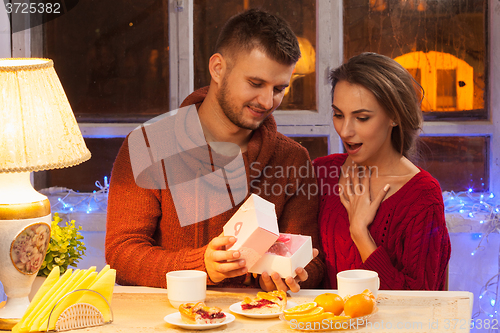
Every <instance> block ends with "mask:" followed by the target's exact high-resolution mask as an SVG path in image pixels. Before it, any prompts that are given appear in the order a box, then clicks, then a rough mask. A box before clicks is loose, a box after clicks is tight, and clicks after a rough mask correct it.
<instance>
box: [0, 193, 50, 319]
mask: <svg viewBox="0 0 500 333" xmlns="http://www.w3.org/2000/svg"><path fill="white" fill-rule="evenodd" d="M45 201H47V202H45ZM32 204H33V205H34V206H38V207H44V208H46V209H36V208H28V211H29V210H32V211H34V212H37V214H40V215H41V214H47V210H48V215H43V216H37V217H33V218H21V219H5V217H6V216H8V214H2V212H3V213H5V211H6V210H7V209H6V207H5V206H7V205H0V281H1V282H2V284H3V287H4V290H5V294H6V295H7V302H6V304H5V305H4V306H3V307H2V308H0V320H2V322H5V321H8V322H11V321H10V320H15V319H17V320H18V319H20V318H21V317H22V316H23V315H24V313H25V311H26V309H27V307H28V305H29V299H28V295H29V293H30V291H31V285H32V283H33V281H34V280H35V278H36V275H37V273H38V270H39V269H40V266H41V264H42V262H43V260H44V258H45V253H46V252H47V247H48V244H49V241H50V223H51V215H50V203H48V200H44V201H43V202H36V203H32ZM26 205H27V204H23V206H26ZM24 208H26V207H24ZM24 208H23V209H22V210H23V211H24V212H26V210H25V209H24ZM9 217H11V216H9Z"/></svg>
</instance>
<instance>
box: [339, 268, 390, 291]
mask: <svg viewBox="0 0 500 333" xmlns="http://www.w3.org/2000/svg"><path fill="white" fill-rule="evenodd" d="M337 288H338V294H339V296H340V297H342V298H344V297H346V296H353V295H356V294H361V293H362V292H363V291H364V290H365V289H368V290H370V291H371V292H372V293H373V295H374V296H375V297H377V291H378V288H380V279H379V277H378V273H377V272H374V271H369V270H365V269H351V270H347V271H342V272H338V273H337Z"/></svg>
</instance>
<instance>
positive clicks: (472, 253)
mask: <svg viewBox="0 0 500 333" xmlns="http://www.w3.org/2000/svg"><path fill="white" fill-rule="evenodd" d="M474 254H475V252H471V254H470V255H471V256H473V255H474ZM479 298H481V297H479Z"/></svg>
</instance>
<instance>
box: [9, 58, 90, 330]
mask: <svg viewBox="0 0 500 333" xmlns="http://www.w3.org/2000/svg"><path fill="white" fill-rule="evenodd" d="M89 158H90V151H89V150H88V149H87V147H86V145H85V142H84V140H83V137H82V134H81V132H80V129H79V127H78V124H77V122H76V119H75V116H74V115H73V112H72V110H71V107H70V105H69V102H68V99H67V97H66V94H65V93H64V90H63V88H62V85H61V83H60V81H59V78H58V77H57V74H56V72H55V70H54V66H53V62H52V60H49V59H37V58H22V59H21V58H19V59H17V58H8V59H0V281H1V282H2V284H3V287H4V290H5V294H6V295H7V302H6V303H5V305H4V306H3V307H1V308H0V329H9V328H8V327H10V326H13V325H14V324H15V323H16V322H17V321H19V319H20V318H21V317H22V316H23V314H24V312H25V311H26V308H27V307H28V305H29V300H28V294H29V293H30V290H31V284H32V283H33V281H34V279H35V277H36V275H37V273H38V270H39V269H40V266H41V264H42V262H43V260H44V258H45V254H46V251H47V247H48V244H49V241H50V225H51V220H52V218H51V213H50V203H49V200H48V199H47V197H45V196H44V195H42V194H40V193H38V192H37V191H36V190H35V189H34V188H33V186H32V185H31V181H30V172H31V171H40V170H48V169H57V168H64V167H69V166H73V165H77V164H80V163H82V162H84V161H86V160H88V159H89ZM0 306H1V305H0Z"/></svg>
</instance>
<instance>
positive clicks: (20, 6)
mask: <svg viewBox="0 0 500 333" xmlns="http://www.w3.org/2000/svg"><path fill="white" fill-rule="evenodd" d="M5 8H6V9H7V14H11V13H14V14H35V13H38V14H60V13H61V4H60V3H59V2H54V3H51V2H46V3H43V2H38V3H36V2H32V3H26V2H12V3H10V2H7V3H6V4H5Z"/></svg>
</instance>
